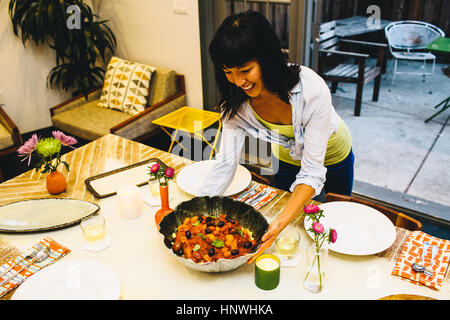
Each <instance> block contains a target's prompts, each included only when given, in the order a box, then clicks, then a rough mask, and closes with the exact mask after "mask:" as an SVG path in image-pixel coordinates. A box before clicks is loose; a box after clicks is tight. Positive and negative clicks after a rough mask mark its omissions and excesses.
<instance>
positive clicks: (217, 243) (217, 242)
mask: <svg viewBox="0 0 450 320" xmlns="http://www.w3.org/2000/svg"><path fill="white" fill-rule="evenodd" d="M211 245H213V246H214V247H216V248H222V247H223V246H224V245H225V243H224V242H223V241H222V240H220V239H215V240H214V241H213V242H211Z"/></svg>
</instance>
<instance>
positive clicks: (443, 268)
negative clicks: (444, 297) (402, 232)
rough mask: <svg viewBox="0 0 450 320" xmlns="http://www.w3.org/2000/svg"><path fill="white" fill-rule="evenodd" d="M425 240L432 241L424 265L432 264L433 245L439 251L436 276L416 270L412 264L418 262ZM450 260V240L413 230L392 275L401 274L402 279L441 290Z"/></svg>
mask: <svg viewBox="0 0 450 320" xmlns="http://www.w3.org/2000/svg"><path fill="white" fill-rule="evenodd" d="M425 241H429V242H430V249H429V250H428V251H427V253H426V255H425V258H424V265H425V266H426V267H429V266H430V262H431V246H433V245H436V246H437V247H438V251H437V254H436V257H435V262H434V265H433V267H432V269H433V272H434V276H433V277H428V276H427V275H425V274H424V273H420V272H416V271H414V270H413V269H412V264H413V263H414V262H418V261H419V259H420V256H421V254H422V247H423V243H424V242H425ZM449 261H450V241H449V240H444V239H439V238H436V237H433V236H430V235H429V234H426V233H425V232H422V231H413V232H411V233H410V234H409V236H408V238H407V240H406V241H405V244H404V245H403V247H402V251H401V253H400V255H399V257H398V259H397V261H396V263H395V266H394V270H393V271H392V275H394V276H399V277H401V278H402V279H405V280H407V281H410V282H411V283H414V284H419V285H424V286H427V287H429V288H432V289H435V290H440V289H441V288H442V285H443V284H444V280H445V277H446V274H447V271H448V266H449Z"/></svg>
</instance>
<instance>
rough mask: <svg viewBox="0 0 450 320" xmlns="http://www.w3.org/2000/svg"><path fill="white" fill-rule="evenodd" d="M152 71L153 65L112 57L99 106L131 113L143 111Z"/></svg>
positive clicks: (153, 69)
mask: <svg viewBox="0 0 450 320" xmlns="http://www.w3.org/2000/svg"><path fill="white" fill-rule="evenodd" d="M153 71H155V67H152V66H149V65H146V64H141V63H137V62H133V61H128V60H123V59H120V58H118V57H112V58H111V60H110V62H109V64H108V68H107V69H106V74H105V82H104V84H103V90H102V95H101V97H100V103H99V106H100V107H104V108H110V109H116V110H119V111H123V112H126V113H129V114H131V115H135V114H138V113H140V112H142V111H144V109H145V106H146V104H147V97H148V94H149V87H150V79H151V77H152V73H153Z"/></svg>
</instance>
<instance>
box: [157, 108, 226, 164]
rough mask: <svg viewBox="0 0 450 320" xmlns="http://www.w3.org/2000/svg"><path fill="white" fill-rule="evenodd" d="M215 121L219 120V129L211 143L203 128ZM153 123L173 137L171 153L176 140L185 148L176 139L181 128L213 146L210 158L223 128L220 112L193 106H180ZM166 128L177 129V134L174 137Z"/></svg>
mask: <svg viewBox="0 0 450 320" xmlns="http://www.w3.org/2000/svg"><path fill="white" fill-rule="evenodd" d="M215 122H219V128H218V129H217V133H216V136H215V138H214V142H213V144H212V145H211V144H210V143H209V141H208V140H206V138H205V136H204V134H203V130H204V129H206V128H208V127H209V126H210V125H212V124H213V123H215ZM153 123H154V124H156V125H159V126H160V127H161V129H162V130H163V131H164V132H165V133H167V134H168V135H169V136H170V137H171V139H172V142H171V143H170V147H169V150H168V152H169V153H170V152H171V150H172V148H173V145H174V142H176V143H177V144H178V145H180V146H181V148H183V150H184V149H185V148H184V146H183V145H182V144H181V143H180V142H178V140H177V139H176V137H177V134H178V131H179V130H181V131H184V132H188V133H190V134H193V135H194V136H198V137H200V138H201V139H202V141H204V142H206V143H207V144H208V145H209V146H210V147H211V149H212V150H211V154H210V156H209V159H210V160H211V158H212V156H213V154H214V151H216V144H217V137H218V135H219V132H220V129H221V128H222V122H221V120H220V113H218V112H212V111H207V110H201V109H196V108H192V107H182V108H179V109H177V110H175V111H173V112H171V113H169V114H166V115H165V116H163V117H160V118H158V119H155V120H153ZM166 128H171V129H174V130H175V134H174V135H173V137H172V134H171V133H170V132H169V131H168V130H167V129H166Z"/></svg>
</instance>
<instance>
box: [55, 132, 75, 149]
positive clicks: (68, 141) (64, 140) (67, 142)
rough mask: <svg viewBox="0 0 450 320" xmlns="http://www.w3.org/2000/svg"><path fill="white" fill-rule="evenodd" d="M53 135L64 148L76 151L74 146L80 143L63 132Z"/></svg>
mask: <svg viewBox="0 0 450 320" xmlns="http://www.w3.org/2000/svg"><path fill="white" fill-rule="evenodd" d="M52 135H53V137H54V138H55V139H56V140H58V141H59V142H61V144H62V145H63V146H67V147H71V148H72V149H75V148H74V147H72V145H74V144H76V143H77V142H78V141H77V139H75V138H74V137H71V136H66V135H65V134H64V133H63V132H62V131H52Z"/></svg>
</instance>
